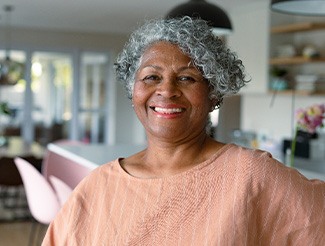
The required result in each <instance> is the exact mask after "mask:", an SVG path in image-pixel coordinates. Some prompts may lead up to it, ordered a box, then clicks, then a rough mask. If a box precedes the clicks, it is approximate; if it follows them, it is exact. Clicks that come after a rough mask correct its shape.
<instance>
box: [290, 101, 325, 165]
mask: <svg viewBox="0 0 325 246" xmlns="http://www.w3.org/2000/svg"><path fill="white" fill-rule="evenodd" d="M324 118H325V104H315V105H312V106H310V107H307V108H305V109H298V110H297V111H296V119H297V125H296V130H295V136H294V138H293V140H292V143H291V159H290V166H291V167H293V162H294V156H295V149H296V142H297V133H298V131H299V130H301V131H305V132H308V133H311V134H312V133H316V130H317V129H318V128H322V127H324V123H323V121H324Z"/></svg>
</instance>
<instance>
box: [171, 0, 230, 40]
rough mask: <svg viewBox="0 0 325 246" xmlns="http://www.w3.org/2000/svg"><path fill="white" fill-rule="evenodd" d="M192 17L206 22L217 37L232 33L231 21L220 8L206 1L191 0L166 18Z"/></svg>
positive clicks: (172, 11)
mask: <svg viewBox="0 0 325 246" xmlns="http://www.w3.org/2000/svg"><path fill="white" fill-rule="evenodd" d="M186 15H187V16H191V17H193V18H201V19H203V20H206V21H207V22H208V24H209V25H210V26H211V27H212V30H213V32H214V33H215V34H216V35H225V34H229V33H231V32H232V26H231V22H230V19H229V17H228V15H227V14H226V12H225V11H224V10H223V9H221V8H220V7H218V6H216V5H213V4H210V3H208V2H206V1H205V0H190V1H189V2H187V3H183V4H181V5H178V6H176V7H175V8H173V9H172V10H171V11H169V13H168V14H167V15H166V18H177V17H182V16H186Z"/></svg>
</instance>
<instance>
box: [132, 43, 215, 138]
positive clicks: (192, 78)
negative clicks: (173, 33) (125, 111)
mask: <svg viewBox="0 0 325 246" xmlns="http://www.w3.org/2000/svg"><path fill="white" fill-rule="evenodd" d="M208 95H209V86H208V82H207V81H206V80H205V79H204V78H203V76H202V74H201V72H200V71H199V70H198V69H197V68H196V67H195V66H194V64H193V63H192V61H191V59H190V58H189V57H188V56H187V55H185V54H184V53H183V52H182V51H181V50H180V49H179V48H178V46H176V45H174V44H171V43H168V42H158V43H155V44H153V45H152V46H150V47H149V48H147V49H146V51H145V52H144V54H143V56H142V58H141V60H140V67H139V69H138V71H137V72H136V76H135V84H134V90H133V99H132V100H133V105H134V110H135V112H136V114H137V116H138V118H139V120H140V121H141V122H142V124H143V126H144V127H145V129H146V132H147V135H152V136H156V137H160V138H166V139H169V138H171V139H173V140H174V141H179V140H181V139H186V138H191V137H195V135H198V134H203V133H204V134H205V127H206V122H207V116H208V114H209V112H210V111H211V107H212V106H213V103H212V102H211V100H210V99H209V96H208Z"/></svg>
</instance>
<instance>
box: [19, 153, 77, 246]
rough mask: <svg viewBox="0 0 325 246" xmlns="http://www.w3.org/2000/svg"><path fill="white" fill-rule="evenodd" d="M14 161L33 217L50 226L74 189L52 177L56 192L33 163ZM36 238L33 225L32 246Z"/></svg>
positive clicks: (34, 225) (20, 160)
mask: <svg viewBox="0 0 325 246" xmlns="http://www.w3.org/2000/svg"><path fill="white" fill-rule="evenodd" d="M14 161H15V164H16V166H17V169H18V171H19V174H20V176H21V178H22V181H23V184H24V188H25V193H26V197H27V203H28V207H29V210H30V212H31V215H32V216H33V218H34V219H35V220H36V221H37V222H39V223H41V224H49V223H50V222H51V221H52V220H53V219H54V217H55V216H56V214H57V213H58V211H59V210H60V208H61V204H63V203H64V201H65V200H66V199H67V197H68V196H69V195H70V193H71V190H72V189H71V188H69V187H68V186H67V185H66V184H64V182H62V181H60V180H59V179H58V178H55V177H52V178H51V180H52V181H53V187H55V190H54V189H53V188H52V186H51V184H50V183H49V182H48V181H47V180H46V178H45V177H44V176H43V175H42V174H41V173H40V172H39V171H38V170H37V169H36V168H35V167H34V166H33V165H32V164H31V163H29V162H28V161H26V160H24V159H22V158H19V157H16V158H15V159H14ZM69 192H70V193H69ZM35 236H36V223H34V224H33V227H32V230H31V232H30V239H29V240H30V245H32V242H33V241H34V240H35ZM33 239H34V240H33Z"/></svg>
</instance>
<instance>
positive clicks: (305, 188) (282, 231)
mask: <svg viewBox="0 0 325 246" xmlns="http://www.w3.org/2000/svg"><path fill="white" fill-rule="evenodd" d="M256 161H257V164H256V165H262V169H256V170H255V171H253V172H252V180H254V181H253V183H254V185H253V187H254V192H255V194H256V199H255V200H254V210H255V211H256V221H257V223H258V226H257V230H258V231H257V237H258V241H259V242H260V243H262V244H263V242H269V244H268V243H267V244H265V245H323V243H324V242H325V182H323V181H321V180H309V179H307V178H306V177H304V176H303V175H302V174H300V173H299V172H298V171H297V170H295V169H293V168H288V167H286V166H284V165H283V164H282V163H279V162H278V161H276V160H275V159H273V158H271V156H270V154H268V153H266V152H264V153H262V154H261V155H260V156H259V157H258V158H257V159H256ZM257 170H259V171H257Z"/></svg>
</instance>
